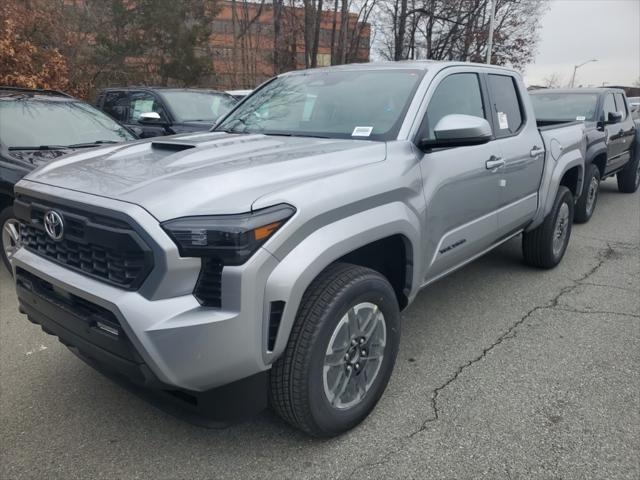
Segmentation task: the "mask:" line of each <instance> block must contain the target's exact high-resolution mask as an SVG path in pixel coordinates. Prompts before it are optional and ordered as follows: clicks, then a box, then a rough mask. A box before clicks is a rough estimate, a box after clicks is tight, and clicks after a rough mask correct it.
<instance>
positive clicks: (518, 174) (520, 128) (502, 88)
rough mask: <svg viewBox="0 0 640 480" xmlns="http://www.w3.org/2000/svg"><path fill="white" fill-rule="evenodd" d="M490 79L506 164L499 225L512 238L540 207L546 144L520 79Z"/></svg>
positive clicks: (499, 142) (491, 76)
mask: <svg viewBox="0 0 640 480" xmlns="http://www.w3.org/2000/svg"><path fill="white" fill-rule="evenodd" d="M486 79H487V85H488V87H489V88H488V89H489V95H490V105H491V114H492V115H493V123H494V133H495V136H496V140H495V143H496V145H497V146H499V148H500V151H501V155H502V159H503V160H504V162H505V163H504V166H503V167H502V168H501V169H500V172H499V176H500V197H499V207H500V213H499V216H498V224H499V229H500V233H501V234H502V235H508V234H509V233H511V232H514V231H516V230H518V229H519V228H522V227H523V226H524V224H526V223H527V222H528V221H529V220H530V219H531V218H532V217H533V216H534V215H535V212H536V210H537V208H538V189H539V187H540V180H541V179H542V170H543V168H544V145H543V144H542V138H541V137H540V134H539V132H538V128H537V125H536V121H535V118H527V115H526V112H527V110H526V109H525V107H524V99H523V98H522V96H521V93H520V92H523V91H524V86H523V85H522V83H521V82H520V81H519V79H518V78H517V77H516V76H513V75H509V74H507V73H505V74H502V73H500V74H494V73H490V74H488V75H487V76H486Z"/></svg>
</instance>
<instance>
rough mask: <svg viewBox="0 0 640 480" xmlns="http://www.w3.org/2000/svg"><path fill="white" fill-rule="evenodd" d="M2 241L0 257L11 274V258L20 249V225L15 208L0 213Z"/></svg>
mask: <svg viewBox="0 0 640 480" xmlns="http://www.w3.org/2000/svg"><path fill="white" fill-rule="evenodd" d="M0 228H1V229H2V230H0V232H1V233H0V239H1V241H2V246H1V247H2V249H1V250H0V256H2V263H3V264H4V266H5V267H6V269H7V270H9V273H11V263H10V260H11V257H13V255H14V254H15V253H16V251H17V250H18V248H20V223H19V222H18V220H17V219H16V218H15V215H14V214H13V207H12V206H8V207H5V208H4V209H3V210H2V211H1V212H0Z"/></svg>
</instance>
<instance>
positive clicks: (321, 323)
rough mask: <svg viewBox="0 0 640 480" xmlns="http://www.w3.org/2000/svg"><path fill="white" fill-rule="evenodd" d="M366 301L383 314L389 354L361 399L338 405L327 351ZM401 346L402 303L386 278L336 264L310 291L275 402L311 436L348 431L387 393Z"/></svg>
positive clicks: (282, 361) (281, 366)
mask: <svg viewBox="0 0 640 480" xmlns="http://www.w3.org/2000/svg"><path fill="white" fill-rule="evenodd" d="M363 302H371V303H373V304H374V305H376V306H377V307H378V309H379V311H380V312H381V313H382V316H383V319H382V321H383V322H384V325H385V329H386V342H385V346H384V348H383V352H384V355H383V357H382V360H381V361H380V366H379V367H378V370H377V374H376V375H375V376H373V378H374V379H373V380H372V383H371V385H370V387H369V389H368V390H366V393H365V394H364V395H363V397H362V399H361V400H360V401H359V403H356V404H355V405H353V406H351V407H348V408H344V409H338V408H335V407H334V406H332V404H331V403H330V400H329V398H328V396H327V394H326V393H325V386H324V377H323V371H324V370H323V368H324V362H325V354H326V352H327V348H328V345H329V342H330V341H331V340H332V338H335V337H332V335H333V333H334V330H335V329H336V328H337V327H338V325H339V324H340V322H341V319H342V318H343V317H344V316H345V315H346V314H347V312H348V311H349V310H350V309H351V308H352V307H354V306H356V305H359V304H361V303H363ZM347 345H349V343H347ZM351 345H353V343H351ZM399 345H400V312H399V308H398V301H397V299H396V296H395V293H394V290H393V288H392V287H391V285H390V284H389V282H388V281H387V280H386V278H384V277H383V276H382V275H380V274H379V273H378V272H376V271H374V270H371V269H368V268H364V267H359V266H355V265H350V264H344V263H338V264H334V265H331V266H329V267H328V268H327V269H326V270H324V271H323V272H322V273H321V274H320V275H319V276H318V277H317V278H316V279H315V280H314V281H313V282H312V284H311V285H310V286H309V288H308V289H307V291H306V292H305V294H304V296H303V298H302V302H301V304H300V309H299V310H298V315H297V317H296V320H295V322H294V325H293V329H292V331H291V335H290V337H289V342H288V344H287V347H286V349H285V351H284V352H283V354H282V355H281V357H280V358H279V359H278V360H277V361H276V362H275V363H274V365H273V367H272V369H271V374H270V401H271V405H272V407H273V409H274V410H275V411H276V413H277V414H278V415H279V416H280V417H282V418H283V419H284V420H285V421H287V422H288V423H290V424H291V425H293V426H294V427H297V428H299V429H301V430H303V431H304V432H306V433H308V434H310V435H313V436H316V437H331V436H335V435H339V434H341V433H343V432H346V431H347V430H349V429H351V428H353V427H355V426H356V425H358V424H359V423H360V422H362V420H364V419H365V418H366V417H367V415H368V414H369V413H370V412H371V411H372V410H373V408H374V407H375V405H376V403H377V402H378V400H379V399H380V397H381V396H382V393H383V392H384V390H385V388H386V386H387V383H388V382H389V378H390V376H391V372H392V371H393V367H394V364H395V360H396V356H397V353H398V348H399ZM356 348H359V347H356ZM336 368H341V367H336ZM345 368H347V366H346V364H345ZM349 368H350V367H349ZM361 372H362V371H361ZM354 375H355V373H354Z"/></svg>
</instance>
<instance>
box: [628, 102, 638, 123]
mask: <svg viewBox="0 0 640 480" xmlns="http://www.w3.org/2000/svg"><path fill="white" fill-rule="evenodd" d="M627 100H629V108H630V109H631V117H633V119H634V120H636V121H638V120H640V97H629V98H628V99H627Z"/></svg>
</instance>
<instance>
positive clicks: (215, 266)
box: [193, 257, 223, 308]
mask: <svg viewBox="0 0 640 480" xmlns="http://www.w3.org/2000/svg"><path fill="white" fill-rule="evenodd" d="M222 268H223V265H222V262H221V261H220V260H219V259H217V258H213V257H204V258H203V259H202V268H201V270H200V276H199V277H198V283H196V288H195V289H194V291H193V294H194V295H195V297H196V299H198V301H199V302H200V303H201V304H202V305H203V306H205V307H218V308H219V307H220V306H221V305H222Z"/></svg>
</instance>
